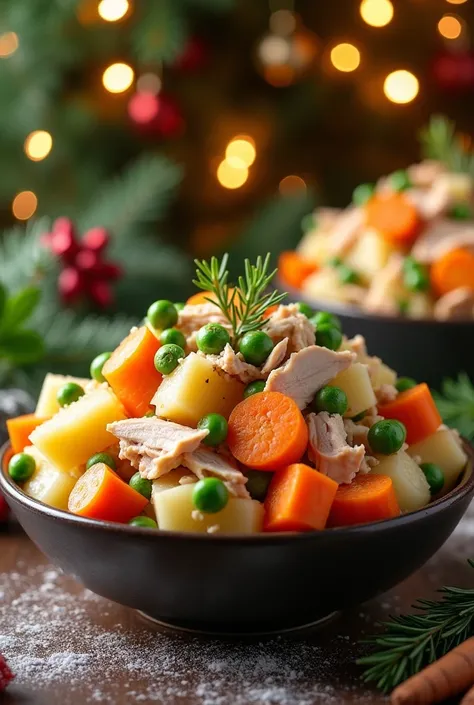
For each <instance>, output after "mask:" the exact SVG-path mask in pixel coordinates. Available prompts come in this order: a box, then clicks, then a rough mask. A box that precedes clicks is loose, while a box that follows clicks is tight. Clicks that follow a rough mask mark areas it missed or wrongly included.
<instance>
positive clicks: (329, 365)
mask: <svg viewBox="0 0 474 705" xmlns="http://www.w3.org/2000/svg"><path fill="white" fill-rule="evenodd" d="M354 357H355V356H354V354H353V353H351V352H349V351H347V350H346V351H344V352H334V351H333V350H329V349H328V348H322V347H320V346H319V345H311V346H309V347H307V348H304V349H303V350H300V351H299V352H296V353H293V354H292V355H291V356H290V359H289V360H288V361H287V362H285V364H284V365H283V366H282V367H278V368H277V369H276V370H273V372H271V373H270V375H269V377H268V380H267V383H266V385H265V391H269V392H281V393H282V394H286V396H288V397H291V398H292V399H294V400H295V402H296V403H297V405H298V408H299V409H305V408H306V407H307V406H308V404H309V403H310V401H311V400H312V399H313V397H314V395H315V394H316V392H317V391H318V390H319V389H321V387H324V385H325V384H327V383H328V382H330V381H331V380H332V379H333V378H334V377H335V376H336V375H337V374H338V373H339V372H342V370H345V369H347V368H348V367H349V365H350V364H351V363H352V361H353V360H354Z"/></svg>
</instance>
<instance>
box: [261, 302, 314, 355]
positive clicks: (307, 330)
mask: <svg viewBox="0 0 474 705" xmlns="http://www.w3.org/2000/svg"><path fill="white" fill-rule="evenodd" d="M263 330H264V331H265V333H267V334H268V335H269V336H270V338H271V339H272V340H273V342H274V343H278V342H280V341H281V340H283V339H284V338H288V352H298V350H302V349H303V348H306V347H308V345H314V343H315V340H316V335H315V330H314V326H313V325H312V323H310V321H309V320H308V318H306V316H305V315H303V314H302V313H300V312H299V311H298V307H297V306H296V304H289V305H288V306H279V307H278V308H277V310H276V311H274V312H273V313H272V314H271V316H270V317H269V319H268V321H267V323H266V324H265V326H264V327H263Z"/></svg>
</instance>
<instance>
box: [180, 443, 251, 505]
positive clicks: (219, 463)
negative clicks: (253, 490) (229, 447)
mask: <svg viewBox="0 0 474 705" xmlns="http://www.w3.org/2000/svg"><path fill="white" fill-rule="evenodd" d="M183 465H184V466H185V467H187V468H188V469H189V470H191V472H193V473H194V474H195V475H196V477H198V478H199V479H200V480H202V479H204V478H205V477H209V476H212V477H218V478H219V479H220V480H222V481H223V482H224V484H225V486H226V487H227V489H228V490H229V492H230V493H231V494H232V495H234V496H235V497H245V498H249V497H250V495H249V493H248V491H247V488H246V487H245V483H246V482H247V478H246V477H245V475H243V474H242V473H241V472H240V470H239V469H238V468H236V467H235V466H234V465H232V464H231V463H230V462H229V460H227V459H226V458H224V457H223V456H222V455H219V454H218V453H215V452H214V451H212V450H208V449H207V448H198V449H197V450H195V451H194V452H192V453H185V454H184V456H183Z"/></svg>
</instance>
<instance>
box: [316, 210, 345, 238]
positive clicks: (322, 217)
mask: <svg viewBox="0 0 474 705" xmlns="http://www.w3.org/2000/svg"><path fill="white" fill-rule="evenodd" d="M342 212H343V211H342V209H341V208H317V209H316V211H315V214H314V216H315V221H316V227H317V228H318V230H322V231H324V232H328V231H329V230H331V229H332V228H333V227H334V225H335V224H336V223H337V221H338V219H339V218H340V217H341V213H342Z"/></svg>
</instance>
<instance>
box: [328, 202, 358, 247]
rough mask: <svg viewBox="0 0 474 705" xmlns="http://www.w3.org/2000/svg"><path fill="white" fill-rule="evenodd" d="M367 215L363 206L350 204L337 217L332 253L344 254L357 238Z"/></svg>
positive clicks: (332, 230)
mask: <svg viewBox="0 0 474 705" xmlns="http://www.w3.org/2000/svg"><path fill="white" fill-rule="evenodd" d="M364 221H365V215H364V210H363V209H362V208H358V207H357V206H349V208H346V209H345V210H344V211H343V212H342V213H341V215H340V216H339V217H338V218H337V220H336V222H335V223H334V225H333V227H332V229H331V244H330V249H331V254H333V255H342V254H344V253H345V252H347V250H349V249H350V248H351V247H352V245H353V244H354V243H355V241H356V240H357V237H358V235H359V233H360V231H361V228H362V227H363V225H364Z"/></svg>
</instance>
